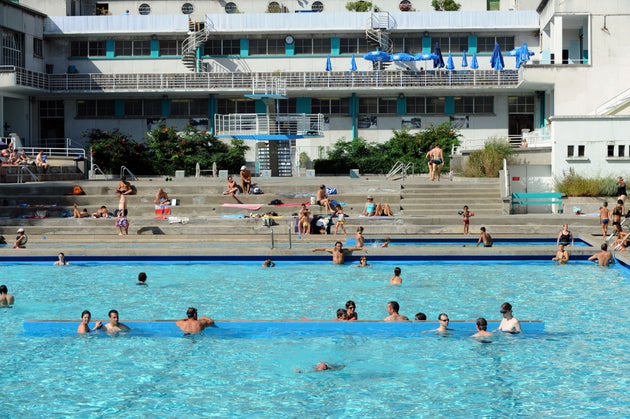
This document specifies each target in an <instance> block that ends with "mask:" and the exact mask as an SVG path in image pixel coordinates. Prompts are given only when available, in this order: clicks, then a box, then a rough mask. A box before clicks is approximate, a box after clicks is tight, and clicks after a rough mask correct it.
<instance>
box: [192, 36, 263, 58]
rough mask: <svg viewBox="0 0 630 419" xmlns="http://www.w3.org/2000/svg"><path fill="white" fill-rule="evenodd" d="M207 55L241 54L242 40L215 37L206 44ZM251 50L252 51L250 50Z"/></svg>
mask: <svg viewBox="0 0 630 419" xmlns="http://www.w3.org/2000/svg"><path fill="white" fill-rule="evenodd" d="M204 51H205V52H204V54H205V55H214V56H220V55H240V54H241V41H240V40H239V39H213V40H209V41H206V43H205V45H204ZM250 52H251V51H250Z"/></svg>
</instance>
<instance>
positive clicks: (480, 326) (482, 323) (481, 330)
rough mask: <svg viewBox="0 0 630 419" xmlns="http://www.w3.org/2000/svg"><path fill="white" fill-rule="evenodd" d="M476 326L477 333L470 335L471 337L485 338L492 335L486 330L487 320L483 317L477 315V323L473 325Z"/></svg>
mask: <svg viewBox="0 0 630 419" xmlns="http://www.w3.org/2000/svg"><path fill="white" fill-rule="evenodd" d="M475 326H476V327H477V333H475V334H474V335H472V336H471V337H473V338H487V337H490V336H492V335H493V333H492V332H488V321H487V320H486V319H484V318H483V317H479V318H478V319H477V323H476V325H475Z"/></svg>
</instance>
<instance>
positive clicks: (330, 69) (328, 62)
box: [326, 55, 332, 71]
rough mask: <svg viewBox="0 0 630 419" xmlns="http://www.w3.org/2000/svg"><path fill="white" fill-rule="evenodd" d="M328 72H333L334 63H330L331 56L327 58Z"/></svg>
mask: <svg viewBox="0 0 630 419" xmlns="http://www.w3.org/2000/svg"><path fill="white" fill-rule="evenodd" d="M326 71H332V63H331V62H330V55H329V56H328V58H326Z"/></svg>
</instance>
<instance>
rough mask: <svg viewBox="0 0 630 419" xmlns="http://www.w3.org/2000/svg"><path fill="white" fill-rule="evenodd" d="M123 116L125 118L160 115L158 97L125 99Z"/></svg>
mask: <svg viewBox="0 0 630 419" xmlns="http://www.w3.org/2000/svg"><path fill="white" fill-rule="evenodd" d="M124 108H125V116H126V117H127V118H134V117H135V118H144V117H159V116H161V115H162V101H161V100H160V99H144V100H142V99H125V102H124Z"/></svg>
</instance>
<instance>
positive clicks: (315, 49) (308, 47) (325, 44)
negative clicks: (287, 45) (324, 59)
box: [294, 38, 330, 54]
mask: <svg viewBox="0 0 630 419" xmlns="http://www.w3.org/2000/svg"><path fill="white" fill-rule="evenodd" d="M294 51H295V54H328V53H330V39H321V38H319V39H296V40H295V49H294Z"/></svg>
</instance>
